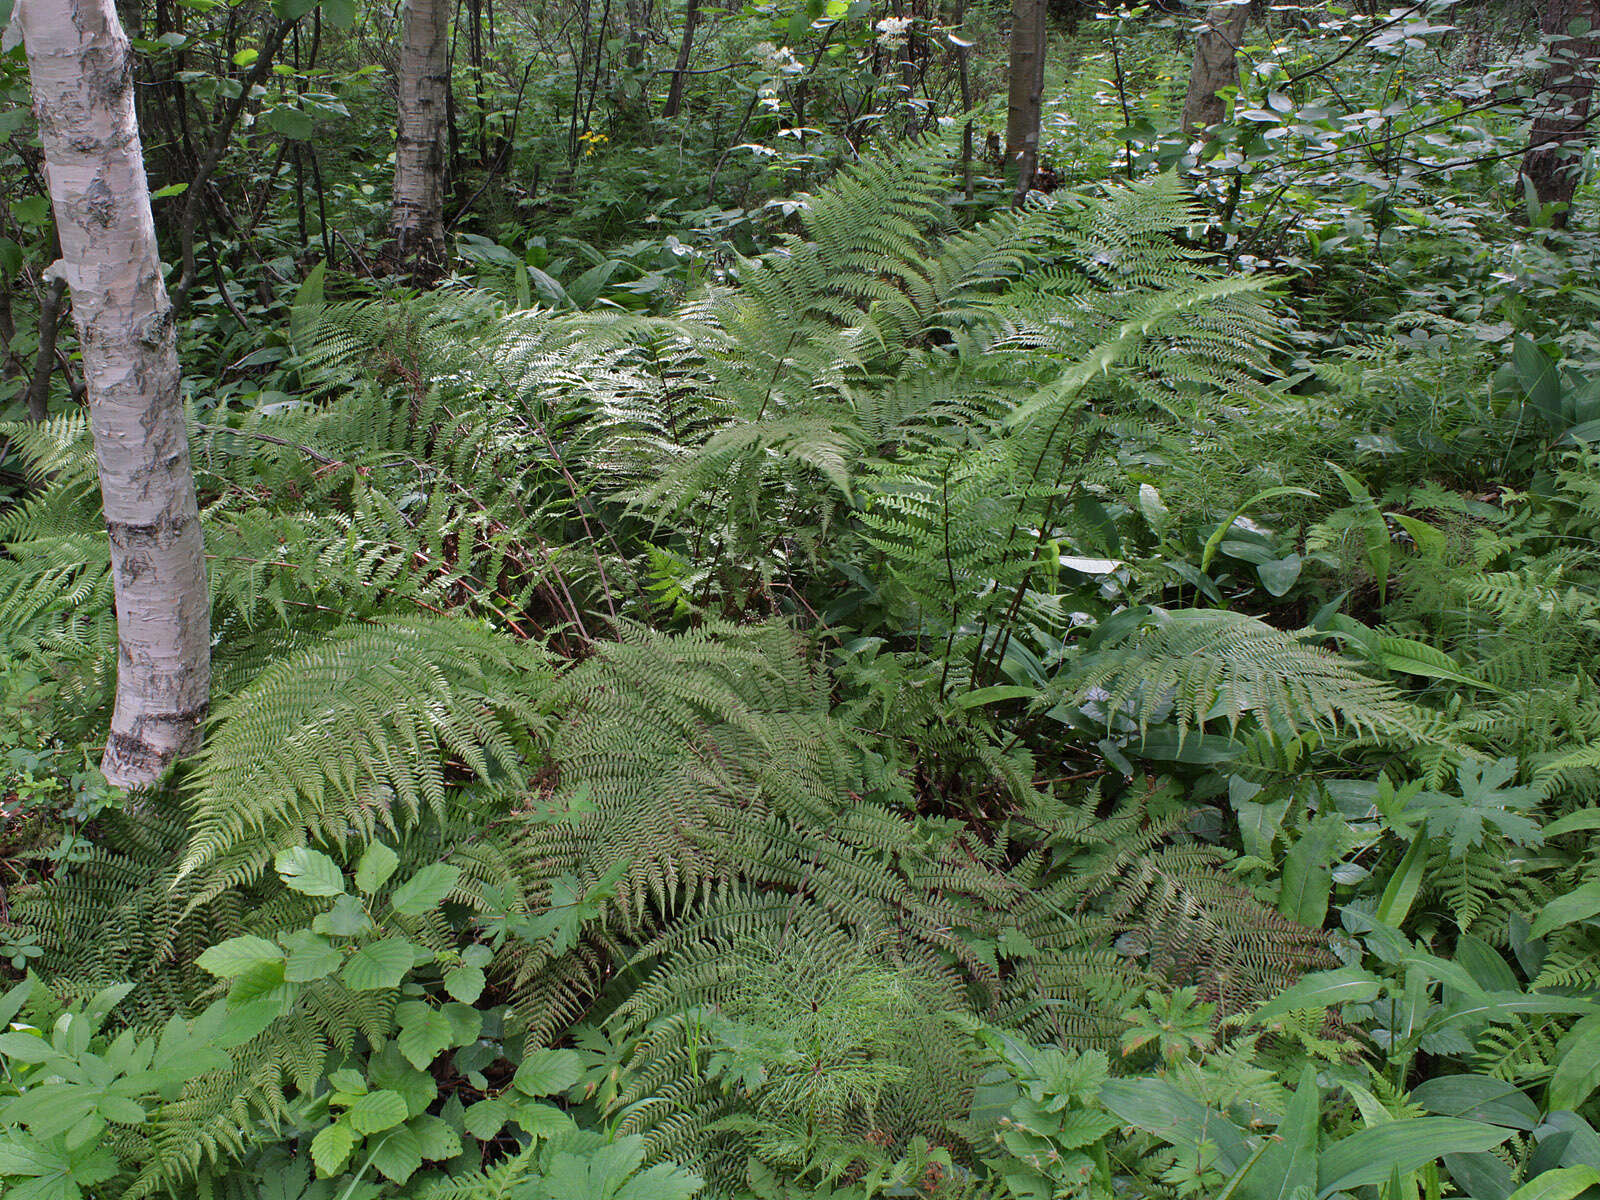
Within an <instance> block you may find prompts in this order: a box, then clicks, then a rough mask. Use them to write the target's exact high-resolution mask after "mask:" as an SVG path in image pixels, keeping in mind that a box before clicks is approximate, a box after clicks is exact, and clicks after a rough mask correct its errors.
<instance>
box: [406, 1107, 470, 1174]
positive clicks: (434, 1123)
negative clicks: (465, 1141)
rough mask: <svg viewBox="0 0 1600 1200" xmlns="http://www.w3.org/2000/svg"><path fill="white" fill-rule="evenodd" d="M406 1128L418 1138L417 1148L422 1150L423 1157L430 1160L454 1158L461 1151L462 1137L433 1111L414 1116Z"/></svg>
mask: <svg viewBox="0 0 1600 1200" xmlns="http://www.w3.org/2000/svg"><path fill="white" fill-rule="evenodd" d="M406 1128H407V1129H409V1130H410V1131H411V1134H412V1136H413V1137H415V1138H416V1139H417V1149H418V1150H420V1151H421V1152H422V1157H423V1158H425V1159H427V1160H428V1161H429V1162H438V1161H439V1160H440V1159H443V1158H454V1157H455V1156H456V1155H458V1154H460V1153H461V1139H460V1138H459V1137H457V1136H456V1131H455V1130H454V1129H451V1128H450V1126H449V1125H447V1124H446V1123H445V1122H444V1121H443V1120H441V1119H440V1118H439V1117H436V1116H434V1115H432V1114H431V1113H423V1114H422V1115H421V1116H420V1117H412V1118H411V1120H409V1121H407V1122H406Z"/></svg>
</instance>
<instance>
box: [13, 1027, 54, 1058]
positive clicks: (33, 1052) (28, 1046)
mask: <svg viewBox="0 0 1600 1200" xmlns="http://www.w3.org/2000/svg"><path fill="white" fill-rule="evenodd" d="M59 1056H60V1051H58V1050H57V1049H56V1048H55V1047H54V1046H52V1045H51V1044H50V1043H49V1042H48V1041H46V1040H45V1038H44V1036H43V1035H42V1034H37V1033H22V1032H17V1033H5V1034H0V1057H4V1058H9V1059H11V1060H12V1061H13V1062H25V1063H42V1062H48V1061H50V1060H51V1059H52V1058H57V1057H59Z"/></svg>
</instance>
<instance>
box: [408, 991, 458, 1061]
mask: <svg viewBox="0 0 1600 1200" xmlns="http://www.w3.org/2000/svg"><path fill="white" fill-rule="evenodd" d="M394 1015H395V1019H396V1020H397V1021H398V1022H399V1023H400V1034H399V1036H398V1037H396V1038H395V1044H396V1045H397V1046H399V1047H400V1053H401V1054H404V1055H405V1056H406V1059H407V1060H408V1061H409V1062H410V1063H411V1065H412V1066H414V1067H417V1068H418V1069H419V1070H420V1069H426V1068H427V1066H428V1065H429V1064H430V1063H432V1062H433V1060H434V1059H436V1058H438V1057H439V1055H441V1054H443V1053H444V1052H445V1051H446V1050H448V1049H449V1048H450V1046H451V1044H452V1042H453V1040H454V1039H453V1038H452V1037H451V1031H450V1022H449V1021H448V1020H446V1019H445V1016H444V1014H443V1013H441V1012H440V1011H439V1010H438V1009H436V1008H434V1007H433V1006H432V1005H428V1004H424V1003H422V1002H421V1001H418V1000H407V1001H406V1002H405V1003H404V1004H401V1005H400V1006H399V1007H397V1008H396V1009H395V1014H394Z"/></svg>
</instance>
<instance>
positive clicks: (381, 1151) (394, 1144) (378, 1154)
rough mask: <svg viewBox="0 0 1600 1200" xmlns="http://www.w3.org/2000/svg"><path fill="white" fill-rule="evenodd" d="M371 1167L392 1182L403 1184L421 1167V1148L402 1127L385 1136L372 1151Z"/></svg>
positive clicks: (412, 1136)
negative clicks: (375, 1168)
mask: <svg viewBox="0 0 1600 1200" xmlns="http://www.w3.org/2000/svg"><path fill="white" fill-rule="evenodd" d="M372 1165H373V1166H375V1167H377V1168H378V1170H379V1171H381V1172H382V1173H383V1174H384V1176H385V1177H387V1178H388V1179H389V1180H391V1181H392V1182H394V1183H404V1182H405V1181H406V1180H408V1179H410V1178H411V1176H412V1175H414V1174H416V1171H417V1168H418V1167H420V1166H421V1165H422V1147H421V1146H420V1145H418V1144H417V1135H416V1134H414V1133H412V1132H411V1130H409V1129H407V1128H406V1127H405V1126H404V1125H402V1126H401V1127H400V1128H399V1129H396V1130H394V1131H393V1132H392V1133H389V1134H387V1135H385V1137H384V1139H383V1141H382V1142H380V1143H379V1145H378V1148H377V1149H376V1150H375V1151H373V1154H372Z"/></svg>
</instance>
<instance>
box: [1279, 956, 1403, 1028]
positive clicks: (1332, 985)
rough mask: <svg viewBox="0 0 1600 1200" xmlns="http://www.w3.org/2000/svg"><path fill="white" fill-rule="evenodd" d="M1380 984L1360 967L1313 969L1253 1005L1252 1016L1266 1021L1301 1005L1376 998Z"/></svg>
mask: <svg viewBox="0 0 1600 1200" xmlns="http://www.w3.org/2000/svg"><path fill="white" fill-rule="evenodd" d="M1380 987H1381V984H1380V983H1379V980H1378V977H1377V976H1376V975H1374V974H1372V973H1371V972H1370V971H1363V970H1362V969H1361V968H1360V967H1340V968H1339V969H1338V970H1337V971H1314V972H1312V973H1311V974H1309V975H1305V976H1303V977H1302V978H1301V980H1300V982H1299V983H1297V984H1295V985H1294V986H1293V987H1291V988H1287V989H1285V990H1284V991H1281V992H1279V993H1278V994H1277V995H1276V996H1274V997H1273V998H1272V999H1271V1000H1268V1001H1267V1002H1266V1003H1265V1004H1263V1005H1262V1006H1261V1007H1260V1008H1258V1009H1256V1011H1255V1013H1254V1015H1253V1018H1252V1019H1253V1020H1256V1021H1265V1020H1267V1019H1269V1018H1271V1017H1278V1016H1283V1015H1284V1014H1285V1013H1291V1012H1298V1011H1301V1010H1303V1009H1312V1008H1332V1007H1333V1006H1334V1005H1335V1004H1350V1003H1358V1004H1365V1003H1366V1002H1367V1001H1369V1000H1373V999H1376V998H1377V995H1378V991H1379V989H1380Z"/></svg>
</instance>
